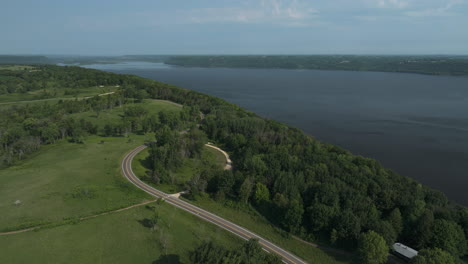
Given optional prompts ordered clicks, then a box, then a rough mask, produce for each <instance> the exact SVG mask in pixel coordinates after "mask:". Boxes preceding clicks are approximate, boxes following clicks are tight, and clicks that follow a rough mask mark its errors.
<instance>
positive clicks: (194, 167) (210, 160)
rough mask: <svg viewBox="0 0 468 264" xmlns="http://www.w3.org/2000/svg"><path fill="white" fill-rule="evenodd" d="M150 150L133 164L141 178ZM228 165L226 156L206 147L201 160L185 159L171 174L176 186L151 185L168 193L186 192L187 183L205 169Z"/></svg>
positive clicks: (139, 155) (138, 157) (144, 172)
mask: <svg viewBox="0 0 468 264" xmlns="http://www.w3.org/2000/svg"><path fill="white" fill-rule="evenodd" d="M148 155H149V153H148V149H144V150H143V151H141V152H140V153H138V154H137V155H136V156H135V159H134V161H133V163H132V169H133V172H135V174H136V175H138V176H139V177H141V176H143V175H145V174H146V171H147V170H148V167H149V166H148V165H147V164H146V158H147V157H148ZM225 165H226V159H225V157H224V155H223V154H222V153H221V152H219V151H217V150H215V149H212V148H208V147H205V149H204V150H203V153H202V157H201V158H200V159H185V160H184V165H183V166H182V167H181V168H180V169H178V170H177V171H176V172H170V173H171V174H173V177H174V184H158V185H156V184H151V183H150V184H151V185H152V186H153V187H155V188H157V189H158V190H161V191H163V192H166V193H177V192H181V191H184V190H185V183H186V182H187V181H189V180H190V179H191V178H192V176H193V175H194V174H196V173H199V172H200V171H201V170H202V169H203V168H204V167H207V166H208V167H209V166H217V167H219V168H220V169H222V168H224V166H225Z"/></svg>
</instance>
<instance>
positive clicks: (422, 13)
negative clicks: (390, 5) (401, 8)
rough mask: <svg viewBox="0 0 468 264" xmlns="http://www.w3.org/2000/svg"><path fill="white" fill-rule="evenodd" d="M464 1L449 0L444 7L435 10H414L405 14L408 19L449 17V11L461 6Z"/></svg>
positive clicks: (450, 13)
mask: <svg viewBox="0 0 468 264" xmlns="http://www.w3.org/2000/svg"><path fill="white" fill-rule="evenodd" d="M463 3H464V0H449V1H447V3H446V4H445V5H444V6H441V7H436V8H428V9H423V10H415V11H408V12H406V15H407V16H410V17H430V16H451V15H453V13H452V12H451V9H452V8H453V7H455V6H456V5H460V4H463Z"/></svg>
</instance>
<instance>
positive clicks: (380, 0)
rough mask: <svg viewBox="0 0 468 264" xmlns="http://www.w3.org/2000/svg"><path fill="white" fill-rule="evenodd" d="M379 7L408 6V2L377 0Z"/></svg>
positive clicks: (399, 7) (401, 0)
mask: <svg viewBox="0 0 468 264" xmlns="http://www.w3.org/2000/svg"><path fill="white" fill-rule="evenodd" d="M377 4H378V6H379V7H380V8H398V9H402V8H405V7H407V6H408V2H406V1H403V0H377Z"/></svg>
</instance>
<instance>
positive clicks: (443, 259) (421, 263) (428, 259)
mask: <svg viewBox="0 0 468 264" xmlns="http://www.w3.org/2000/svg"><path fill="white" fill-rule="evenodd" d="M411 264H455V258H454V257H453V256H452V255H450V253H448V252H446V251H444V250H442V249H440V248H433V249H422V250H420V251H419V252H418V255H417V256H416V257H414V258H413V259H412V260H411Z"/></svg>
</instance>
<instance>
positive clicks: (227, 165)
mask: <svg viewBox="0 0 468 264" xmlns="http://www.w3.org/2000/svg"><path fill="white" fill-rule="evenodd" d="M205 146H207V147H210V148H212V149H216V150H217V151H219V152H221V153H223V155H224V157H226V166H224V170H232V161H231V159H230V158H229V154H227V153H226V151H224V150H222V149H220V148H218V147H216V146H214V145H213V144H211V143H208V144H205Z"/></svg>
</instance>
